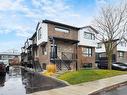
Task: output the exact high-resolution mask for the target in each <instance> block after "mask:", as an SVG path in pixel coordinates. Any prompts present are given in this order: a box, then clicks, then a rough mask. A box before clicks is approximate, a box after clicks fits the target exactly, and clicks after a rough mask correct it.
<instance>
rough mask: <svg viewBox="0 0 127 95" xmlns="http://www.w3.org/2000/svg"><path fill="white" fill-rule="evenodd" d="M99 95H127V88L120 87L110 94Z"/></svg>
mask: <svg viewBox="0 0 127 95" xmlns="http://www.w3.org/2000/svg"><path fill="white" fill-rule="evenodd" d="M98 95H127V86H123V87H119V88H117V89H114V90H111V91H109V92H102V93H100V94H98Z"/></svg>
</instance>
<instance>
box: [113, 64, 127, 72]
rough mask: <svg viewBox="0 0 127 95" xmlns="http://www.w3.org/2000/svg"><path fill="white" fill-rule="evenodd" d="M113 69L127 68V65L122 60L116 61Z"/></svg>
mask: <svg viewBox="0 0 127 95" xmlns="http://www.w3.org/2000/svg"><path fill="white" fill-rule="evenodd" d="M112 69H114V70H127V65H126V64H125V63H122V62H115V63H113V64H112Z"/></svg>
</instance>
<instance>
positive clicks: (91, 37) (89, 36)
mask: <svg viewBox="0 0 127 95" xmlns="http://www.w3.org/2000/svg"><path fill="white" fill-rule="evenodd" d="M84 38H85V39H90V40H95V35H94V34H93V33H88V32H84Z"/></svg>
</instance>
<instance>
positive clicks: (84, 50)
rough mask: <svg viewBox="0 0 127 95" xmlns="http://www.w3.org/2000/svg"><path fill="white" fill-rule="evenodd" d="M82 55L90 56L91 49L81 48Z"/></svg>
mask: <svg viewBox="0 0 127 95" xmlns="http://www.w3.org/2000/svg"><path fill="white" fill-rule="evenodd" d="M82 53H83V55H84V56H89V57H91V56H92V48H91V47H86V48H82Z"/></svg>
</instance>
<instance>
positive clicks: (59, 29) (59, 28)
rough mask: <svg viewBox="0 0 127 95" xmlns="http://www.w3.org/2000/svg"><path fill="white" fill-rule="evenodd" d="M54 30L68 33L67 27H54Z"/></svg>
mask: <svg viewBox="0 0 127 95" xmlns="http://www.w3.org/2000/svg"><path fill="white" fill-rule="evenodd" d="M55 31H58V32H64V33H69V29H67V28H63V27H55Z"/></svg>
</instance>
